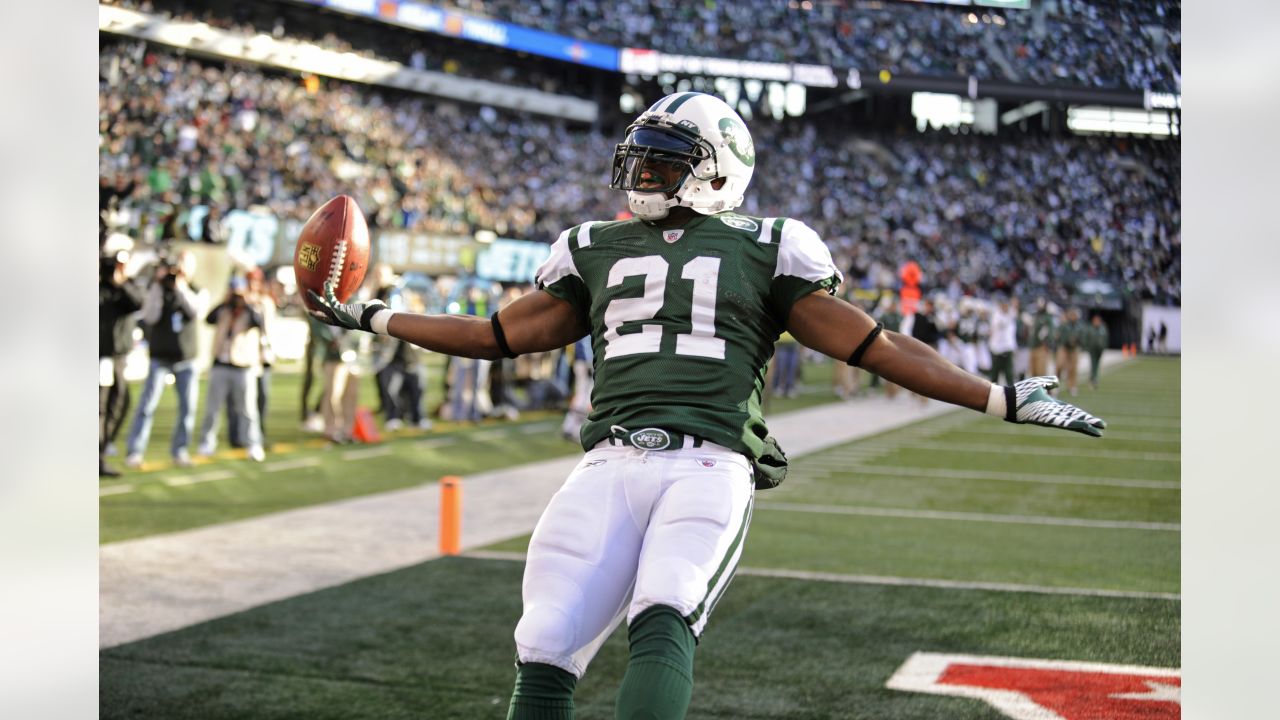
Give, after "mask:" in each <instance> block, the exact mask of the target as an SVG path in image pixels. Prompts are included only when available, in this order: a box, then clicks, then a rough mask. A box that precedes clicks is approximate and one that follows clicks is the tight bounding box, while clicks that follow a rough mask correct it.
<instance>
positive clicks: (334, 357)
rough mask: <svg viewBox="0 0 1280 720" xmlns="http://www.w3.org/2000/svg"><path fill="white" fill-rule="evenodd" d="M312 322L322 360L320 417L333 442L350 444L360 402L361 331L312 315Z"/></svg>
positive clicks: (312, 329)
mask: <svg viewBox="0 0 1280 720" xmlns="http://www.w3.org/2000/svg"><path fill="white" fill-rule="evenodd" d="M308 321H309V323H310V326H311V332H312V335H313V337H315V339H316V344H317V347H318V348H319V355H320V358H321V360H322V365H321V367H322V368H323V371H322V375H321V377H322V378H323V385H322V387H321V391H320V417H321V418H322V419H323V422H324V435H325V437H326V438H328V439H329V441H330V442H334V443H338V444H346V443H349V442H351V440H352V432H353V430H354V429H355V424H356V408H357V404H358V403H359V401H360V382H359V367H358V357H357V349H356V343H357V342H358V338H357V337H356V335H357V334H358V333H352V332H348V331H346V330H342V329H341V328H336V327H331V326H329V325H325V324H324V323H321V322H320V321H318V320H316V319H315V318H312V317H310V316H308Z"/></svg>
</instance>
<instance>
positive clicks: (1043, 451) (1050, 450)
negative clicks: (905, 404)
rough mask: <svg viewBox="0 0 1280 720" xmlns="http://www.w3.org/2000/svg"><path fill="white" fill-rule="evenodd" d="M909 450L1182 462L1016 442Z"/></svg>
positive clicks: (1171, 456)
mask: <svg viewBox="0 0 1280 720" xmlns="http://www.w3.org/2000/svg"><path fill="white" fill-rule="evenodd" d="M903 447H904V448H906V449H911V450H939V451H946V452H969V453H987V454H991V453H995V454H999V455H1047V456H1052V457H1087V458H1100V459H1107V460H1146V461H1148V462H1182V453H1158V452H1135V451H1129V450H1093V449H1090V450H1087V451H1081V450H1076V449H1074V448H1064V447H1027V446H1020V445H1017V444H1016V443H1011V444H1009V445H983V444H980V443H941V442H922V443H908V444H906V445H904V446H903Z"/></svg>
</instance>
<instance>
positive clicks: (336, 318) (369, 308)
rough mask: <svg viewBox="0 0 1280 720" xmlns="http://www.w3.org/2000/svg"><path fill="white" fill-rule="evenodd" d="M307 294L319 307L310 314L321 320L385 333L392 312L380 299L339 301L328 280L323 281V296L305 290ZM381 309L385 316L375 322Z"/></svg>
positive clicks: (338, 325) (354, 328) (356, 328)
mask: <svg viewBox="0 0 1280 720" xmlns="http://www.w3.org/2000/svg"><path fill="white" fill-rule="evenodd" d="M307 295H308V296H310V298H311V302H312V304H313V305H315V307H317V308H320V310H319V312H316V311H312V312H311V314H312V315H313V316H315V318H316V319H317V320H320V321H321V322H325V323H328V324H330V325H336V326H337V327H342V328H348V329H350V330H364V331H365V332H377V333H378V334H380V335H386V334H387V321H388V320H390V316H391V315H392V314H393V313H392V311H391V309H390V308H388V307H387V304H386V303H384V302H382V301H381V300H370V301H369V302H367V303H359V302H357V303H340V302H338V298H337V297H336V296H335V295H334V294H333V282H332V281H330V280H326V281H325V283H324V297H320V296H319V295H317V294H316V293H315V292H314V291H313V290H307ZM383 311H386V313H387V315H386V316H385V318H378V320H380V321H381V322H375V321H374V316H376V315H378V313H380V312H383ZM377 327H380V331H379V330H375V328H377Z"/></svg>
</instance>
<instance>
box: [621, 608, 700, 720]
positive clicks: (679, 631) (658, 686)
mask: <svg viewBox="0 0 1280 720" xmlns="http://www.w3.org/2000/svg"><path fill="white" fill-rule="evenodd" d="M627 634H628V636H629V637H630V638H631V660H630V662H628V663H627V672H626V675H624V676H623V678H622V687H621V688H620V689H619V690H618V704H617V714H616V717H617V718H618V720H679V719H680V718H683V717H684V715H685V712H686V711H688V709H689V700H690V699H691V698H692V697H693V649H694V647H695V646H696V645H697V641H696V640H694V637H693V633H692V632H691V631H690V630H689V625H688V624H687V623H685V621H684V618H682V617H681V616H680V613H678V612H676V611H675V609H673V608H671V607H668V606H666V605H654V606H653V607H651V608H647V609H646V610H645V611H644V612H642V613H640V614H639V615H638V616H636V619H635V621H634V622H632V623H631V627H630V628H629V629H628V631H627Z"/></svg>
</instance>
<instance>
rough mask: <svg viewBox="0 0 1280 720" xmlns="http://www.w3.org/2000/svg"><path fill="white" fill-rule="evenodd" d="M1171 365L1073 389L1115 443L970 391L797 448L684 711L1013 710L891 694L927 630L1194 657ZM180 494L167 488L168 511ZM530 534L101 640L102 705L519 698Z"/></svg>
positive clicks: (601, 681)
mask: <svg viewBox="0 0 1280 720" xmlns="http://www.w3.org/2000/svg"><path fill="white" fill-rule="evenodd" d="M1179 375H1180V364H1179V362H1178V361H1177V360H1174V359H1142V360H1138V361H1134V362H1130V363H1127V364H1125V365H1123V366H1120V367H1118V368H1116V369H1114V370H1113V371H1111V372H1110V373H1108V374H1107V375H1105V376H1104V377H1103V383H1102V388H1101V390H1100V391H1098V392H1093V391H1090V390H1088V389H1082V391H1081V394H1080V396H1079V397H1078V398H1077V401H1078V402H1079V403H1080V404H1081V405H1083V406H1084V407H1087V408H1088V409H1090V410H1091V411H1093V412H1095V413H1096V414H1098V415H1099V416H1101V417H1104V418H1106V419H1107V420H1108V423H1109V429H1108V433H1107V437H1106V438H1104V439H1102V440H1091V439H1089V438H1085V437H1083V436H1074V435H1067V434H1062V433H1055V432H1052V431H1048V430H1042V429H1035V428H1025V427H1018V426H1013V425H1009V424H1006V423H1000V422H998V421H994V420H992V419H990V418H984V417H982V416H979V415H977V414H974V413H969V412H965V411H960V412H956V413H953V414H949V415H945V416H942V417H938V418H935V419H933V420H929V421H925V422H921V423H918V424H916V425H913V426H910V427H907V428H903V429H899V430H897V431H892V432H889V433H885V434H882V435H879V436H876V437H871V438H866V439H864V440H861V441H857V442H853V443H848V444H846V445H842V446H839V447H835V448H831V449H828V450H825V451H823V452H820V453H815V454H812V455H808V456H805V457H802V458H797V459H796V461H795V463H794V467H793V470H792V474H791V477H789V478H788V480H787V483H786V484H785V485H784V486H783V487H782V488H780V489H778V490H774V491H769V492H764V493H761V494H760V495H759V496H758V504H757V510H756V512H755V515H754V520H753V527H752V530H751V534H750V536H749V538H748V541H747V547H746V552H745V555H744V558H743V561H742V569H741V571H740V572H739V574H738V576H737V577H736V579H735V580H734V582H733V587H732V589H731V590H730V591H729V592H728V593H727V594H726V596H725V598H724V600H723V601H722V602H721V603H720V604H719V605H718V606H717V608H716V612H715V615H714V617H713V618H712V620H711V622H710V625H709V627H708V629H707V632H706V635H705V636H704V640H703V642H702V644H701V646H700V649H699V651H698V658H697V666H696V669H695V676H696V679H697V680H696V686H695V690H694V699H693V705H692V707H691V709H690V714H689V716H690V717H691V718H814V719H817V718H867V719H873V718H895V719H897V718H901V719H907V718H910V719H919V720H925V719H930V720H932V719H934V718H948V719H965V718H983V719H987V720H994V719H996V718H1000V717H1003V716H1002V715H1000V714H999V713H998V712H997V711H996V710H994V709H993V708H991V707H989V706H987V705H986V704H984V703H982V702H981V701H977V700H971V699H964V698H955V697H937V696H931V695H922V694H916V693H910V692H902V691H896V690H889V689H886V688H885V682H886V680H887V679H888V678H889V677H890V676H891V675H892V674H893V673H894V671H895V670H896V669H897V668H898V667H900V666H901V665H902V663H903V662H904V661H905V660H906V659H907V658H908V657H909V656H910V655H911V654H912V653H913V652H917V651H929V652H945V653H963V654H973V655H999V656H1014V657H1020V658H1041V659H1056V660H1075V661H1090V662H1103V663H1116V664H1131V665H1142V666H1155V667H1171V668H1176V667H1178V666H1180V664H1181V649H1180V613H1181V602H1180V600H1179V597H1178V594H1179V593H1180V571H1179V559H1178V558H1179V544H1180V526H1179V523H1180V496H1181V493H1180V490H1179V487H1180V485H1179V481H1180V464H1179V462H1178V456H1179V453H1180V440H1179V435H1180V391H1179ZM819 388H820V389H819ZM820 396H829V392H828V391H827V389H826V387H825V385H821V386H819V387H815V389H814V391H813V393H811V399H812V400H813V401H815V402H816V401H818V400H820V399H821V397H820ZM900 401H901V402H909V401H910V400H909V399H908V398H905V397H904V398H900ZM531 422H532V423H535V424H536V423H538V422H548V421H547V420H534V421H531ZM469 432H471V433H474V432H476V431H475V430H471V431H469ZM464 434H466V433H461V432H460V436H461V435H464ZM530 435H531V436H535V437H536V434H535V433H530ZM426 437H430V435H427V436H419V437H415V438H404V439H401V440H397V441H396V444H397V445H398V444H404V445H406V446H410V445H412V443H414V442H419V443H420V442H421V440H423V439H424V438H426ZM458 442H459V444H460V445H461V444H463V443H466V442H470V443H476V441H474V440H465V441H464V440H462V439H461V438H460V439H459V441H458ZM477 444H478V443H477ZM485 450H486V448H484V447H473V448H471V449H470V450H469V451H468V453H469V454H464V455H462V456H460V457H476V456H483V455H484V453H485ZM570 450H571V449H570ZM299 452H300V453H301V451H299ZM326 452H342V450H334V451H326ZM406 452H408V451H406ZM414 452H417V451H416V450H415V451H414ZM490 454H492V453H491V452H490ZM300 456H301V455H300ZM399 456H400V450H399V449H397V450H396V454H395V456H394V457H396V458H398V457H399ZM382 460H383V461H384V462H386V463H387V464H388V466H390V465H391V464H393V463H392V456H386V457H384V458H382ZM436 461H440V462H444V461H443V460H440V459H438V458H437V459H435V460H432V461H431V462H436ZM237 462H238V463H240V464H242V465H243V464H246V463H243V462H242V461H233V460H226V461H219V463H218V464H217V467H226V466H229V465H231V464H233V463H237ZM425 462H426V461H424V463H425ZM449 462H453V460H450V461H449ZM201 471H206V472H207V467H206V468H197V469H195V470H194V471H192V472H201ZM169 472H171V471H166V470H157V471H156V472H155V473H154V475H156V476H157V477H159V476H161V475H165V474H166V473H169ZM309 472H310V473H311V474H314V473H315V472H316V471H315V469H314V468H313V469H311V470H310V471H309ZM388 472H391V471H390V470H388ZM284 474H285V473H284V471H281V472H280V473H277V474H275V475H273V476H271V477H264V478H263V479H261V480H260V481H259V482H258V483H256V484H255V483H252V482H246V483H244V485H243V487H242V488H241V490H240V492H241V493H243V499H237V498H223V497H221V496H220V495H219V494H218V493H215V494H214V495H213V496H212V497H205V498H203V499H201V502H204V503H209V504H214V505H217V504H232V505H235V504H237V503H244V504H251V503H254V502H262V501H261V499H255V495H254V493H253V489H254V488H257V489H259V490H261V491H262V492H263V493H264V496H265V495H269V494H271V493H269V492H268V491H267V490H265V489H262V488H261V486H262V485H269V486H273V485H274V484H275V483H276V482H278V481H277V478H279V477H281V476H283V475H284ZM420 481H421V479H419V480H418V482H420ZM353 482H354V481H353ZM369 482H370V481H368V480H364V481H361V482H360V483H358V484H359V485H360V486H361V488H362V489H361V491H360V492H372V491H373V490H370V489H367V484H368V483H369ZM389 482H390V481H389ZM397 482H398V481H397ZM405 482H406V483H408V484H412V483H410V482H409V481H408V480H406V481H405ZM226 483H227V481H225V480H218V481H216V482H213V481H211V482H207V483H201V484H197V485H181V484H179V485H173V486H170V485H168V484H166V483H164V482H163V481H160V480H157V481H156V482H155V483H154V485H155V487H156V488H157V489H158V490H165V491H166V492H168V491H180V490H191V489H195V488H201V487H208V488H218V487H223V486H224V484H226ZM335 483H336V481H335ZM220 492H221V491H219V493H220ZM350 494H360V493H359V492H352V493H350ZM296 495H297V496H296V497H294V498H293V499H292V500H289V502H294V503H296V504H306V503H307V502H312V501H314V500H306V498H305V497H304V496H306V497H310V495H308V493H306V492H303V491H301V490H299V491H297V493H296ZM126 497H128V494H123V495H115V496H107V497H103V499H102V501H103V517H104V526H105V525H106V522H107V518H109V517H110V518H113V522H115V523H117V524H119V525H121V526H124V525H126V524H128V523H130V522H134V521H133V520H131V519H130V516H128V515H127V514H125V513H123V511H122V509H120V508H115V509H113V510H110V511H108V508H109V507H112V503H114V502H117V501H119V500H120V499H123V498H126ZM273 497H274V495H273ZM273 502H276V503H277V504H282V503H284V502H285V501H283V500H280V499H278V498H277V499H276V500H274V501H273ZM182 506H183V505H182V502H181V499H180V498H178V499H175V498H174V497H168V496H166V497H162V498H160V499H158V500H156V502H155V505H154V508H155V509H156V510H157V511H161V510H169V511H177V510H178V509H179V508H181V507H182ZM261 511H263V510H260V509H258V510H255V511H254V512H261ZM251 514H252V513H251ZM214 521H216V520H214ZM139 522H140V521H139ZM121 532H123V533H125V534H126V536H127V532H128V531H127V529H124V530H122V531H121ZM107 534H108V532H107V530H106V528H105V527H104V537H105V536H106V535H107ZM134 534H135V535H136V534H145V533H134ZM526 542H527V538H516V539H513V540H511V541H509V542H505V543H501V544H499V545H496V546H493V547H492V548H490V550H492V551H497V552H498V554H496V555H494V556H493V557H492V558H485V559H482V558H478V557H458V558H447V559H442V560H436V561H432V562H428V563H424V564H422V565H419V566H416V567H413V568H410V569H407V570H403V571H399V572H394V573H388V574H385V575H380V576H375V577H371V578H366V579H363V580H360V581H357V582H352V583H349V584H346V585H343V586H339V587H336V588H331V589H328V590H324V591H320V592H316V593H311V594H308V595H304V596H300V597H297V598H292V599H289V600H286V601H282V602H278V603H273V604H271V605H267V606H264V607H260V608H256V609H253V610H250V611H246V612H243V613H239V614H236V615H232V616H229V617H225V618H221V619H219V620H215V621H211V622H207V623H202V624H200V625H196V626H193V627H189V628H186V629H183V630H180V631H177V632H173V633H169V634H166V635H161V636H157V637H153V638H150V639H147V640H142V641H138V642H133V643H129V644H126V645H122V646H119V647H115V648H111V649H108V650H105V651H103V652H102V653H101V657H100V661H101V662H100V710H101V713H100V714H101V717H103V718H126V717H128V718H228V719H230V718H494V717H503V716H505V707H506V702H507V698H508V694H509V692H510V686H511V681H512V678H513V677H514V670H513V667H512V662H513V652H514V650H513V645H512V642H511V631H512V628H513V627H514V625H515V621H516V619H517V618H518V616H519V612H520V604H519V595H520V573H521V567H522V566H521V563H520V562H519V560H518V558H519V551H520V550H521V549H522V548H523V547H524V545H525V543H526ZM503 553H509V554H510V555H505V554H503ZM994 588H1000V589H994ZM625 660H626V642H625V636H624V635H623V634H615V635H614V636H613V637H612V638H611V639H610V640H609V642H608V643H606V645H605V646H604V648H603V649H602V651H601V652H600V654H599V656H598V657H597V659H596V661H595V663H594V664H593V665H592V667H591V670H590V671H589V672H588V674H587V676H586V677H585V678H584V679H583V681H582V682H581V683H580V684H579V691H578V696H577V707H578V717H581V718H607V717H611V716H612V715H611V713H612V702H613V694H614V692H615V691H616V687H617V683H618V681H619V680H620V678H621V675H622V671H623V668H624V665H625Z"/></svg>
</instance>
